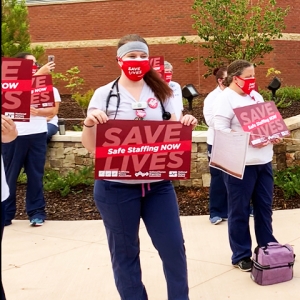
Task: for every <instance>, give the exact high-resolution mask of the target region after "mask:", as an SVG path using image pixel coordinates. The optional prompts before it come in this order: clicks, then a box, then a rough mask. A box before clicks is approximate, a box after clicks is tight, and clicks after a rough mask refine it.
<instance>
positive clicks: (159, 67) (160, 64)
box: [149, 56, 165, 78]
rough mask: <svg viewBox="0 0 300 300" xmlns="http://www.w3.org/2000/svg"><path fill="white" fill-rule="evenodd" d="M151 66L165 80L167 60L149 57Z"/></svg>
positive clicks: (161, 57)
mask: <svg viewBox="0 0 300 300" xmlns="http://www.w3.org/2000/svg"><path fill="white" fill-rule="evenodd" d="M149 62H150V66H151V67H152V68H153V69H154V70H155V71H157V72H158V73H159V75H160V77H161V78H164V72H165V60H164V57H163V56H149Z"/></svg>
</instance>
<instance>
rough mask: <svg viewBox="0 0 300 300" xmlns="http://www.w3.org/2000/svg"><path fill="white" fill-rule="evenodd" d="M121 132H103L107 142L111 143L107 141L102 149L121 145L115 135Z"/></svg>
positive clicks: (114, 129)
mask: <svg viewBox="0 0 300 300" xmlns="http://www.w3.org/2000/svg"><path fill="white" fill-rule="evenodd" d="M121 132H122V129H121V128H110V129H108V130H106V132H105V138H106V139H107V140H108V141H111V143H109V142H108V141H105V142H104V143H103V145H102V146H103V147H107V146H119V145H120V144H121V140H120V138H119V137H118V136H117V135H115V134H120V133H121Z"/></svg>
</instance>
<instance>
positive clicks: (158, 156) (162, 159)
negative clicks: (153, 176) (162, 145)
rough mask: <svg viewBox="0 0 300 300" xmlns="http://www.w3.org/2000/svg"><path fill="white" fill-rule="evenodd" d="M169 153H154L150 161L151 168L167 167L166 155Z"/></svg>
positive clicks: (160, 168)
mask: <svg viewBox="0 0 300 300" xmlns="http://www.w3.org/2000/svg"><path fill="white" fill-rule="evenodd" d="M167 155H168V153H167V152H165V153H155V154H152V159H151V162H150V167H149V170H151V171H153V170H163V169H165V167H166V156H167Z"/></svg>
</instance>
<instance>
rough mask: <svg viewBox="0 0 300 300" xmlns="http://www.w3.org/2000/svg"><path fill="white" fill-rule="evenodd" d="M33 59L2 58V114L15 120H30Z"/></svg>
mask: <svg viewBox="0 0 300 300" xmlns="http://www.w3.org/2000/svg"><path fill="white" fill-rule="evenodd" d="M31 79H32V61H31V60H27V59H21V58H2V65H1V87H2V91H1V95H2V97H1V100H2V114H4V115H6V116H8V117H10V118H11V119H12V120H14V121H23V122H29V118H30V98H31Z"/></svg>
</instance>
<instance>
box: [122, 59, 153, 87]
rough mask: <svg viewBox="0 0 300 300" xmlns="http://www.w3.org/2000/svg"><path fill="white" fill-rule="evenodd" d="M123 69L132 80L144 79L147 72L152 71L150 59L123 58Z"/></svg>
mask: <svg viewBox="0 0 300 300" xmlns="http://www.w3.org/2000/svg"><path fill="white" fill-rule="evenodd" d="M119 61H120V62H122V66H121V69H122V70H123V72H124V74H125V75H126V77H127V78H128V79H130V80H132V81H139V80H141V79H143V77H144V76H145V74H146V73H147V72H149V71H150V63H149V59H148V58H147V59H126V60H122V59H121V58H119Z"/></svg>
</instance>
